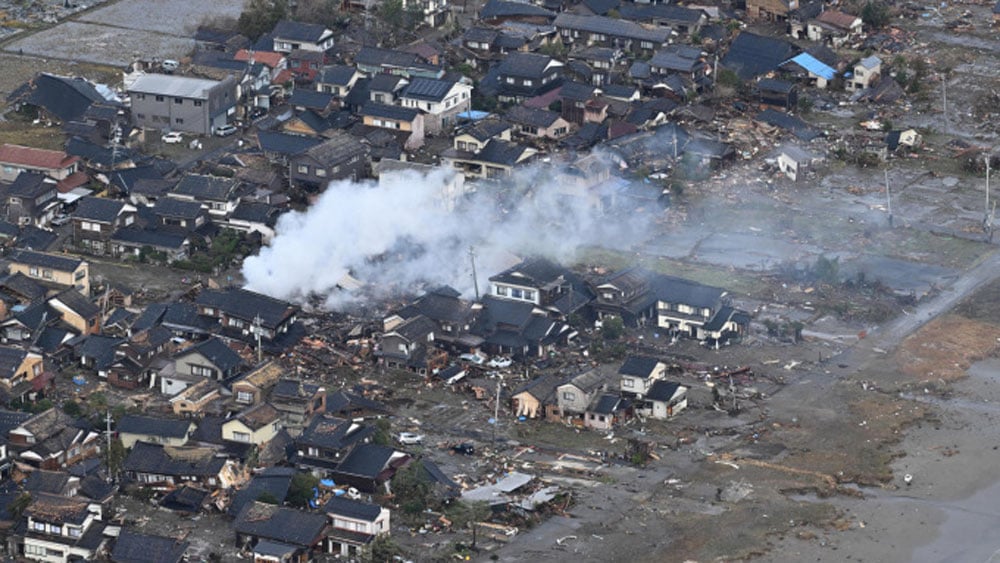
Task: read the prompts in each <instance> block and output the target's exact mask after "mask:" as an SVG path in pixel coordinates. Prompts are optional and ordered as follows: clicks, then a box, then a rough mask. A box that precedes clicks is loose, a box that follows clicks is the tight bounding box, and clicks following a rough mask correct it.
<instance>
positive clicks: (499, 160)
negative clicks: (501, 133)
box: [476, 139, 527, 166]
mask: <svg viewBox="0 0 1000 563" xmlns="http://www.w3.org/2000/svg"><path fill="white" fill-rule="evenodd" d="M526 150H527V147H524V146H522V145H519V144H517V143H511V142H508V141H503V140H501V139H490V140H489V142H487V143H486V146H484V147H483V148H482V150H480V151H479V154H477V155H476V160H479V161H482V162H489V163H493V164H503V165H506V166H514V165H515V164H517V163H518V161H520V159H521V157H522V156H523V155H524V153H525V151H526Z"/></svg>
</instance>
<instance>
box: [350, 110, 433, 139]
mask: <svg viewBox="0 0 1000 563" xmlns="http://www.w3.org/2000/svg"><path fill="white" fill-rule="evenodd" d="M358 115H360V116H361V120H362V122H363V123H364V124H365V125H368V126H369V127H378V128H381V129H389V130H391V131H400V132H402V133H403V134H405V137H406V139H405V141H404V142H403V146H404V147H405V148H406V149H407V150H416V149H418V148H420V147H422V146H423V145H424V115H423V113H421V112H420V110H418V109H413V108H406V107H402V106H391V105H386V104H377V103H374V102H369V103H367V104H365V105H364V107H362V108H361V109H360V110H358Z"/></svg>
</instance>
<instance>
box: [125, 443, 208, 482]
mask: <svg viewBox="0 0 1000 563" xmlns="http://www.w3.org/2000/svg"><path fill="white" fill-rule="evenodd" d="M225 464H226V460H225V459H224V458H221V457H216V455H215V452H214V450H212V449H210V448H189V447H181V448H172V447H165V446H163V445H160V444H149V443H146V442H136V444H135V446H133V448H132V451H131V452H129V454H128V457H126V458H125V463H124V464H123V469H124V470H125V471H134V472H137V473H153V474H156V475H167V476H173V477H180V476H202V477H209V476H215V475H218V474H219V472H220V471H222V468H223V467H224V466H225Z"/></svg>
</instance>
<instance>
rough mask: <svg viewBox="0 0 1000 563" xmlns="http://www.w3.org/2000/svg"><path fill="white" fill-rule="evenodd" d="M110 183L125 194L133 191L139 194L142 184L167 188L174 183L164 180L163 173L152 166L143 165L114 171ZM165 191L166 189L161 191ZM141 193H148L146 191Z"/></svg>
mask: <svg viewBox="0 0 1000 563" xmlns="http://www.w3.org/2000/svg"><path fill="white" fill-rule="evenodd" d="M110 178H111V183H112V184H114V185H116V186H118V187H119V188H121V189H122V190H124V191H125V192H126V193H132V192H133V191H135V192H139V191H140V190H139V187H140V186H141V185H143V184H147V185H148V184H151V183H152V184H154V185H156V183H159V184H161V185H162V184H164V183H165V184H166V185H167V186H173V185H174V183H175V182H172V181H169V180H164V179H163V172H162V171H161V170H160V169H159V168H158V167H157V166H156V165H153V164H145V165H142V166H136V167H134V168H121V169H118V170H115V171H114V172H112V173H111V175H110ZM162 191H163V192H165V191H167V190H166V189H164V190H162ZM143 193H149V190H148V189H147V190H146V191H145V192H143Z"/></svg>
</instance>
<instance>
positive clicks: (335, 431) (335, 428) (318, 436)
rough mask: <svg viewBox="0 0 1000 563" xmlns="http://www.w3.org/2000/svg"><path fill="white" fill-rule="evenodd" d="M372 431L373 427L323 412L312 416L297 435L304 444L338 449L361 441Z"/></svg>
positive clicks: (299, 441)
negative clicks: (314, 416)
mask: <svg viewBox="0 0 1000 563" xmlns="http://www.w3.org/2000/svg"><path fill="white" fill-rule="evenodd" d="M374 432H375V429H374V428H372V427H371V426H367V425H363V424H358V423H356V422H354V421H353V420H350V419H346V418H337V417H335V416H331V415H330V414H325V415H322V416H318V417H316V418H314V419H313V421H312V422H310V423H309V426H308V427H307V428H306V429H305V430H304V431H303V432H302V435H301V436H299V438H298V443H299V444H302V445H305V446H315V447H318V448H326V449H332V450H340V449H345V448H347V447H350V446H351V445H352V444H355V443H358V442H360V441H363V440H364V439H365V438H367V437H369V436H371V435H372V434H374Z"/></svg>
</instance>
